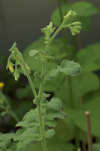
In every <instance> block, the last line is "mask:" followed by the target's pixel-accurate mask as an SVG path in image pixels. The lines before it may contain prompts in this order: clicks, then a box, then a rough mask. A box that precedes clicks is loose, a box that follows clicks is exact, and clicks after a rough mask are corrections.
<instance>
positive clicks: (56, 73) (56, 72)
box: [46, 68, 59, 80]
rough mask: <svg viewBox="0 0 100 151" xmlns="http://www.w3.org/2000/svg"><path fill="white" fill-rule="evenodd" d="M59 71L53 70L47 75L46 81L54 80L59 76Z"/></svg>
mask: <svg viewBox="0 0 100 151" xmlns="http://www.w3.org/2000/svg"><path fill="white" fill-rule="evenodd" d="M58 73H59V71H58V70H57V69H56V68H55V69H51V70H50V71H49V72H48V73H47V74H46V79H47V80H52V79H53V78H54V77H56V76H57V75H58Z"/></svg>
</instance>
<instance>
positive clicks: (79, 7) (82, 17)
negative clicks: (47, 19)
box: [51, 1, 100, 30]
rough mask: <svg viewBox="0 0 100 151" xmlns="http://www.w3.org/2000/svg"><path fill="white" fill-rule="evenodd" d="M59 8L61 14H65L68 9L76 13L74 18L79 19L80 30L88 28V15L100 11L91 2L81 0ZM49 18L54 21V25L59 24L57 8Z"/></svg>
mask: <svg viewBox="0 0 100 151" xmlns="http://www.w3.org/2000/svg"><path fill="white" fill-rule="evenodd" d="M61 10H62V13H63V15H65V14H66V13H67V12H68V11H69V10H73V11H75V12H76V13H77V14H78V17H77V18H75V20H77V21H80V22H81V23H82V30H87V29H89V27H90V26H89V25H90V17H91V16H92V15H95V14H98V13H100V12H99V10H98V8H96V7H95V6H94V5H93V4H91V3H89V2H86V1H81V2H76V3H74V4H73V3H67V4H64V5H62V6H61ZM51 20H52V21H53V22H54V24H55V25H56V26H59V25H60V24H61V19H60V15H59V9H58V8H57V9H56V10H55V11H54V12H53V14H52V16H51Z"/></svg>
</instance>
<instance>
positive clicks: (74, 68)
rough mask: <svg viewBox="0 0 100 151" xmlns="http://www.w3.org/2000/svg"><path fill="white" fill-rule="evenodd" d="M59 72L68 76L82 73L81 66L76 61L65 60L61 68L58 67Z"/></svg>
mask: <svg viewBox="0 0 100 151" xmlns="http://www.w3.org/2000/svg"><path fill="white" fill-rule="evenodd" d="M58 70H59V71H60V72H63V73H65V74H66V75H71V76H75V75H77V74H79V73H80V71H81V66H80V65H79V64H78V63H75V62H74V61H69V60H63V62H62V63H61V66H58Z"/></svg>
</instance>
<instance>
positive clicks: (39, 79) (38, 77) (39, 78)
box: [34, 71, 43, 84]
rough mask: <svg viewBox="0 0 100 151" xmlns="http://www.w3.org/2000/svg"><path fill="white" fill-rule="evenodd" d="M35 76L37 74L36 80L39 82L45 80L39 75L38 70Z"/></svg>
mask: <svg viewBox="0 0 100 151" xmlns="http://www.w3.org/2000/svg"><path fill="white" fill-rule="evenodd" d="M34 76H35V81H36V82H37V83H39V84H41V83H42V82H43V79H42V77H41V75H39V73H38V72H37V71H35V72H34Z"/></svg>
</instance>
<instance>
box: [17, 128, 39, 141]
mask: <svg viewBox="0 0 100 151" xmlns="http://www.w3.org/2000/svg"><path fill="white" fill-rule="evenodd" d="M17 140H18V141H21V142H23V143H32V142H37V141H40V134H39V129H37V130H36V128H34V127H28V128H23V129H19V130H18V131H17V132H16V135H15V139H14V141H17Z"/></svg>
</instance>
